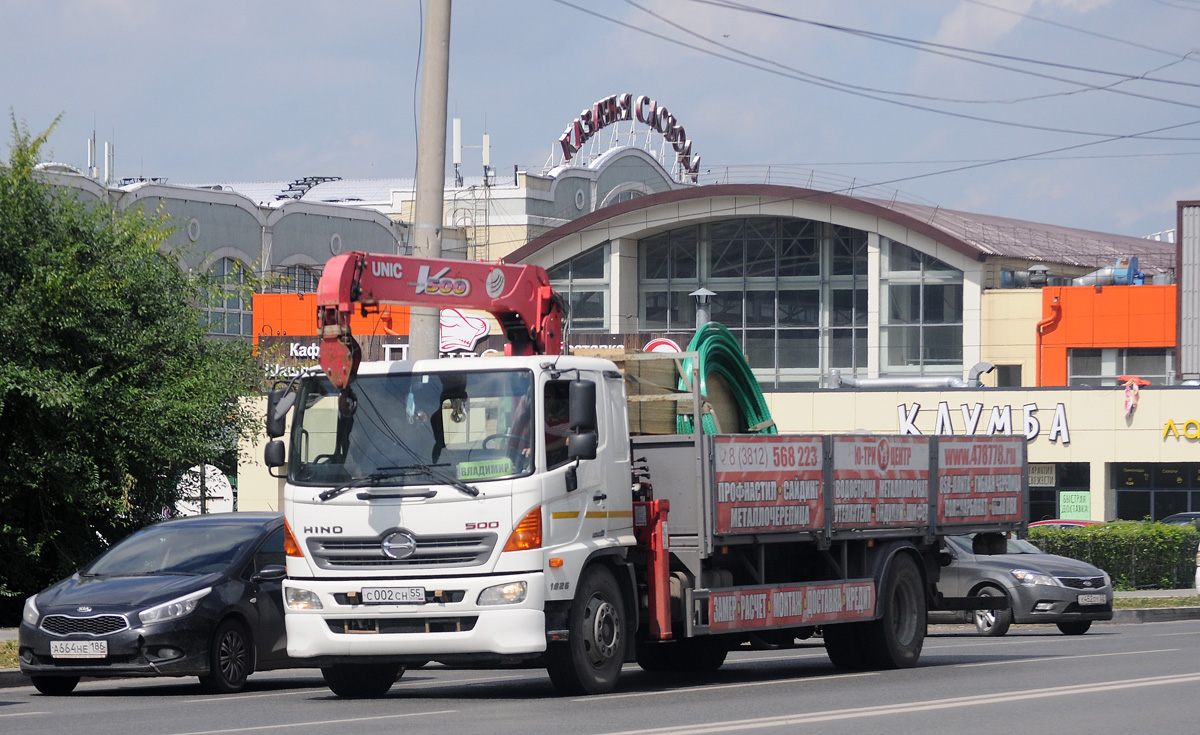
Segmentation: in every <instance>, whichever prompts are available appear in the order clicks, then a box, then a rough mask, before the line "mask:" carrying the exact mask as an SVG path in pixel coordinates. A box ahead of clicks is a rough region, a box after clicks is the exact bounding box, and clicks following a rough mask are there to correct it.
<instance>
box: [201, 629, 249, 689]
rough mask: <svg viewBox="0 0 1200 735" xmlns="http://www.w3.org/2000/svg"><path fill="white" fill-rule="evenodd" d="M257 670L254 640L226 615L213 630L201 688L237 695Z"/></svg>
mask: <svg viewBox="0 0 1200 735" xmlns="http://www.w3.org/2000/svg"><path fill="white" fill-rule="evenodd" d="M253 670H254V641H253V640H251V638H250V634H249V633H247V632H246V626H244V625H242V624H241V623H239V622H238V621H236V620H233V619H232V618H226V619H225V620H223V621H221V624H220V625H218V626H217V630H216V632H215V633H213V638H212V643H211V644H210V645H209V650H208V673H207V674H205V675H203V676H201V677H200V688H201V689H203V690H204V691H205V692H209V693H210V694H234V693H236V692H240V691H242V689H244V688H245V687H246V678H247V677H248V676H250V673H251V672H252V671H253Z"/></svg>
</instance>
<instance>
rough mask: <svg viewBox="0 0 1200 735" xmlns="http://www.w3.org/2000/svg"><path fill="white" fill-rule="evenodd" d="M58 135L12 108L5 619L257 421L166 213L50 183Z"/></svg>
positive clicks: (4, 199)
mask: <svg viewBox="0 0 1200 735" xmlns="http://www.w3.org/2000/svg"><path fill="white" fill-rule="evenodd" d="M56 122H57V121H56ZM52 129H53V127H51V130H52ZM49 133H50V131H49V130H47V131H46V132H45V133H43V134H41V135H39V136H36V137H34V136H31V135H30V134H29V132H28V130H27V129H26V128H25V127H24V126H23V125H20V124H18V123H17V122H16V120H15V119H14V121H13V144H12V147H11V153H10V159H9V162H8V165H7V166H4V165H0V509H2V510H0V559H3V560H4V563H3V564H0V624H5V623H8V624H12V622H13V621H15V620H16V619H17V615H18V614H19V613H18V612H17V611H19V610H20V607H21V604H22V603H23V601H24V597H25V596H27V595H29V594H32V593H34V592H37V591H38V590H39V589H41V588H42V587H44V586H46V585H47V584H49V583H51V582H53V581H54V580H56V579H59V578H61V577H63V576H65V575H68V574H70V573H71V572H73V571H74V570H75V569H77V568H78V567H79V566H80V565H82V564H83V563H86V562H87V561H88V560H89V559H91V558H92V557H93V556H95V555H96V554H97V553H98V552H100V551H102V550H103V549H104V548H106V547H107V546H108V545H110V544H111V543H113V542H116V541H118V540H120V539H121V538H123V537H124V536H125V535H126V534H128V533H129V532H131V531H133V530H135V529H137V528H140V527H141V526H143V525H145V524H146V523H148V522H151V521H153V520H156V519H161V517H162V511H163V509H164V508H170V507H173V505H174V501H175V494H176V492H177V491H176V483H177V481H178V478H179V476H180V473H181V472H182V471H183V470H184V469H186V468H188V467H190V466H192V465H195V464H197V463H198V462H199V461H201V460H202V459H203V458H205V457H208V458H211V457H212V456H213V454H214V451H215V450H214V448H218V447H228V446H230V444H231V442H232V443H233V445H236V441H237V438H238V437H239V436H242V435H245V434H246V433H248V432H253V431H254V430H255V427H254V424H253V418H252V416H251V415H250V414H249V412H248V411H246V410H244V409H243V408H242V404H241V403H240V402H239V398H241V397H243V396H245V395H247V394H249V393H250V392H251V391H253V390H254V389H255V382H256V371H255V368H254V362H253V358H252V356H251V352H250V347H249V345H247V344H244V343H240V342H231V341H223V340H214V339H210V338H208V337H207V336H206V334H205V328H204V327H203V326H202V316H201V311H200V310H199V308H198V302H200V301H202V300H203V298H204V294H205V290H204V286H205V284H203V283H202V282H200V281H199V280H198V277H196V276H193V275H191V274H189V273H188V272H186V271H185V270H184V269H182V268H181V267H180V264H179V260H178V257H177V256H174V255H172V254H171V253H169V252H166V250H165V249H164V247H163V244H164V242H165V240H166V238H167V236H168V235H169V234H170V232H171V230H170V229H169V226H168V222H167V221H166V219H165V218H164V217H161V216H157V215H147V214H145V213H142V212H140V211H131V212H127V213H117V212H114V211H113V210H112V209H110V208H109V207H107V206H103V205H87V204H83V203H80V202H79V201H77V199H76V198H75V197H73V196H72V194H71V193H70V192H69V191H67V190H65V189H64V188H55V187H51V186H50V185H49V184H47V183H46V182H45V181H43V180H42V179H41V178H40V177H39V175H38V173H37V171H36V168H35V167H36V164H37V162H38V160H39V152H40V149H41V147H42V145H43V144H44V143H45V141H46V139H47V137H48V136H49Z"/></svg>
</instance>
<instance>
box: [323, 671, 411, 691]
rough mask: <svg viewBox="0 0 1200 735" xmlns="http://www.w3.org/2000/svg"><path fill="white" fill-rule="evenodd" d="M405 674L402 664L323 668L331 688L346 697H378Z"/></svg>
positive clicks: (324, 675) (326, 680) (324, 677)
mask: <svg viewBox="0 0 1200 735" xmlns="http://www.w3.org/2000/svg"><path fill="white" fill-rule="evenodd" d="M403 674H404V667H403V666H401V665H400V664H334V665H333V666H327V667H325V668H323V669H321V678H323V679H325V684H326V686H328V687H329V690H330V691H331V692H333V693H334V694H336V695H338V696H339V697H344V698H345V699H377V698H379V697H382V696H383V695H385V694H387V693H388V690H389V689H391V688H392V684H395V683H396V680H397V679H399V678H400V677H401V676H402V675H403Z"/></svg>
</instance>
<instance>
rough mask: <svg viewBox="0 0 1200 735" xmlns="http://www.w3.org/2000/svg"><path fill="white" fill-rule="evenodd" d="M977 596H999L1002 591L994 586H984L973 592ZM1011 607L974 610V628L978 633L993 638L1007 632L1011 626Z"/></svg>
mask: <svg viewBox="0 0 1200 735" xmlns="http://www.w3.org/2000/svg"><path fill="white" fill-rule="evenodd" d="M975 594H976V595H977V596H979V597H1001V596H1003V595H1004V593H1003V592H1001V591H1000V590H998V589H996V588H995V587H984V588H983V589H981V590H979V591H978V592H976V593H975ZM1012 618H1013V615H1012V608H1009V607H1006V608H1004V609H1002V610H976V611H975V630H977V631H979V635H986V636H990V637H993V638H998V637H1000V636H1002V635H1004V634H1005V633H1007V632H1008V629H1009V627H1010V626H1012Z"/></svg>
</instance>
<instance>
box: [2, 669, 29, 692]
mask: <svg viewBox="0 0 1200 735" xmlns="http://www.w3.org/2000/svg"><path fill="white" fill-rule="evenodd" d="M27 686H33V684H32V683H31V682H30V681H29V677H28V676H25V675H24V674H22V673H21V670H20V669H0V689H7V688H9V687H27Z"/></svg>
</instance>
